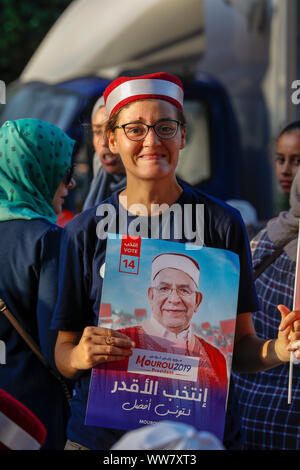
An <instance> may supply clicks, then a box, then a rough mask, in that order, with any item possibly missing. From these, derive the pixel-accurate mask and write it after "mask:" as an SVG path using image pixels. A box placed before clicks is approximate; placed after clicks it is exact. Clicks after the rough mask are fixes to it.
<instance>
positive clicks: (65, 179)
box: [63, 163, 76, 186]
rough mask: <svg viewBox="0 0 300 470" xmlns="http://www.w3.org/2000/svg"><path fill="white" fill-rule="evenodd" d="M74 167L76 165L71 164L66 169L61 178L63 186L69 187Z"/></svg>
mask: <svg viewBox="0 0 300 470" xmlns="http://www.w3.org/2000/svg"><path fill="white" fill-rule="evenodd" d="M75 167H76V164H75V163H72V165H71V166H70V167H69V168H68V169H67V171H66V173H65V176H64V177H63V183H64V185H65V186H69V184H70V183H71V181H72V178H73V175H74V170H75Z"/></svg>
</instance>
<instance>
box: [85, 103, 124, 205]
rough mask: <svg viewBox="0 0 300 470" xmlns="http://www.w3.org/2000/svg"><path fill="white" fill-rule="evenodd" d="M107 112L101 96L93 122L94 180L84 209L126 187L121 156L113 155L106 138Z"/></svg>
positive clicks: (95, 109)
mask: <svg viewBox="0 0 300 470" xmlns="http://www.w3.org/2000/svg"><path fill="white" fill-rule="evenodd" d="M107 121H108V115H107V112H106V108H105V104H104V98H103V96H101V97H100V98H99V99H98V100H97V101H96V103H95V105H94V108H93V111H92V116H91V122H92V132H93V146H94V149H95V155H94V160H93V173H94V178H93V180H92V183H91V187H90V190H89V192H88V195H87V197H86V199H85V202H84V205H83V209H82V210H86V209H89V208H90V207H93V206H96V205H98V204H100V202H101V201H104V200H105V199H106V198H107V197H108V196H110V195H111V194H112V193H113V192H114V191H117V190H118V189H121V188H123V187H124V186H125V185H126V174H125V168H124V166H123V163H122V160H121V157H120V155H114V154H113V153H111V151H110V150H109V147H108V140H107V137H106V123H107Z"/></svg>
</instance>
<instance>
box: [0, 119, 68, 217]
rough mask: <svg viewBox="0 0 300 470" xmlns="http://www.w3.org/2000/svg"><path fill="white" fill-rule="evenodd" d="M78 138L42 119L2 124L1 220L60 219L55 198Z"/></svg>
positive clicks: (0, 136) (0, 139)
mask: <svg viewBox="0 0 300 470" xmlns="http://www.w3.org/2000/svg"><path fill="white" fill-rule="evenodd" d="M74 144H75V141H74V140H72V139H71V138H70V137H69V136H68V135H67V134H66V133H65V132H64V131H63V130H61V129H59V128H58V127H57V126H55V125H54V124H50V123H48V122H45V121H40V120H38V119H18V120H16V121H6V122H5V123H4V124H3V126H2V127H1V128H0V221H7V220H13V219H26V220H30V219H38V218H39V219H40V218H42V219H47V220H49V221H50V222H52V223H55V222H56V220H57V217H56V214H55V212H54V209H53V205H52V201H53V198H54V195H55V193H56V191H57V189H58V186H59V184H60V182H61V181H62V179H63V177H64V175H65V173H66V170H67V169H68V168H69V166H70V164H71V158H72V152H73V147H74Z"/></svg>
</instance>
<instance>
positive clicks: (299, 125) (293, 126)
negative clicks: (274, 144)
mask: <svg viewBox="0 0 300 470" xmlns="http://www.w3.org/2000/svg"><path fill="white" fill-rule="evenodd" d="M295 131H300V121H294V122H291V123H290V124H288V125H287V126H286V127H285V128H284V129H282V131H281V132H280V134H279V135H278V137H277V139H279V137H281V136H282V135H283V134H286V133H288V132H295Z"/></svg>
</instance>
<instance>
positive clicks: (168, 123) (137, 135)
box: [114, 119, 182, 142]
mask: <svg viewBox="0 0 300 470" xmlns="http://www.w3.org/2000/svg"><path fill="white" fill-rule="evenodd" d="M180 125H182V123H181V122H180V121H175V120H173V119H166V120H161V121H158V122H156V123H155V124H153V125H152V126H149V125H148V124H145V123H144V122H128V123H127V124H122V125H121V126H115V127H114V129H116V128H118V129H121V128H122V129H123V131H124V133H125V135H126V137H128V139H130V140H134V141H135V142H138V141H139V140H143V139H145V137H146V136H147V134H148V132H149V129H153V130H154V132H155V134H156V135H157V137H159V138H160V139H164V140H168V139H172V138H173V137H175V135H176V134H177V131H178V127H179V126H180Z"/></svg>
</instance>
